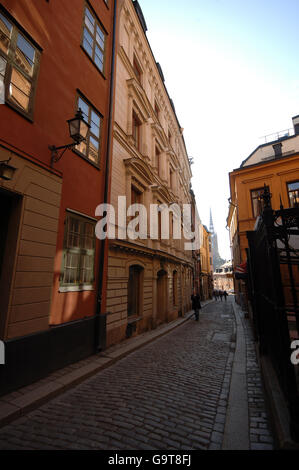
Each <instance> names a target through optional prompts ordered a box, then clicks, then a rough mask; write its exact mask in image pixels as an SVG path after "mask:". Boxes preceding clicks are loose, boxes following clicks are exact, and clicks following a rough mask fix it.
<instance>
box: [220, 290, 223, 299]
mask: <svg viewBox="0 0 299 470" xmlns="http://www.w3.org/2000/svg"><path fill="white" fill-rule="evenodd" d="M219 297H220V300H221V302H222V297H223V292H222V290H220V291H219Z"/></svg>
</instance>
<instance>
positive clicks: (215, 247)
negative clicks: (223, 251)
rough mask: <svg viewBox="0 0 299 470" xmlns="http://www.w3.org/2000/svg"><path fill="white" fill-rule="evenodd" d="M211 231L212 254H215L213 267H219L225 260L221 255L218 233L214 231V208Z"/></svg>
mask: <svg viewBox="0 0 299 470" xmlns="http://www.w3.org/2000/svg"><path fill="white" fill-rule="evenodd" d="M210 232H211V239H212V255H213V268H214V270H215V269H216V268H219V266H221V265H222V264H223V263H224V262H225V260H224V259H222V258H221V256H220V255H219V250H218V237H217V233H215V231H214V224H213V217H212V210H211V209H210Z"/></svg>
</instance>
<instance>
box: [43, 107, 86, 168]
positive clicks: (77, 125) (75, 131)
mask: <svg viewBox="0 0 299 470" xmlns="http://www.w3.org/2000/svg"><path fill="white" fill-rule="evenodd" d="M66 122H67V123H68V125H69V133H70V137H71V138H72V139H73V142H72V143H71V144H67V145H61V146H60V147H56V146H55V145H50V146H49V149H50V150H51V167H53V164H54V163H56V162H58V160H60V159H61V157H62V155H63V154H64V152H65V151H66V150H67V149H73V148H74V147H75V146H76V145H78V144H80V142H83V141H86V140H87V138H88V134H89V129H90V125H89V124H88V123H87V122H86V121H84V118H83V113H82V110H81V108H79V110H78V111H77V113H76V115H75V117H74V118H72V119H68V120H67V121H66ZM58 150H62V152H61V153H60V154H58Z"/></svg>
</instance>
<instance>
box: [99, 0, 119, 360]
mask: <svg viewBox="0 0 299 470" xmlns="http://www.w3.org/2000/svg"><path fill="white" fill-rule="evenodd" d="M116 10H117V0H114V11H113V37H112V58H111V70H110V77H111V79H110V94H109V115H108V136H107V149H106V168H105V183H104V199H103V203H104V204H107V203H108V197H109V178H110V162H111V154H112V149H111V143H112V129H113V104H114V81H115V73H114V69H115V50H116ZM106 250H108V240H101V245H100V259H99V271H98V279H99V281H98V294H97V303H96V318H95V352H98V351H99V350H101V349H104V348H105V346H106V314H103V315H101V309H102V290H103V277H104V266H105V255H106ZM102 333H103V338H101V336H102Z"/></svg>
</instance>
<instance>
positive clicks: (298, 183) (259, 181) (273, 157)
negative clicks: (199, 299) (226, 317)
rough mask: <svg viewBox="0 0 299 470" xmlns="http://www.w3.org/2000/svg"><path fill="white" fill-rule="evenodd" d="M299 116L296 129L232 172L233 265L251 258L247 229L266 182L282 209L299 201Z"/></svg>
mask: <svg viewBox="0 0 299 470" xmlns="http://www.w3.org/2000/svg"><path fill="white" fill-rule="evenodd" d="M298 123H299V117H298V116H296V117H294V118H293V124H294V130H293V132H291V133H290V134H288V135H287V136H284V137H282V138H279V139H278V140H275V141H271V142H268V143H266V144H263V145H260V146H259V147H258V148H257V149H255V150H254V152H253V153H252V154H251V155H250V156H249V157H248V158H247V159H246V160H245V161H244V162H243V163H242V164H241V166H240V168H237V169H236V170H234V171H232V172H231V173H230V174H229V181H230V206H229V214H228V218H227V225H228V227H229V230H230V243H231V250H232V257H233V267H234V270H235V267H236V265H238V264H240V263H244V262H245V261H246V259H247V256H246V248H247V247H248V242H247V237H246V231H248V230H253V229H254V225H255V222H256V219H257V217H258V216H259V214H260V213H261V211H262V209H263V201H262V199H261V198H260V194H261V192H262V191H263V188H264V185H266V186H267V187H268V188H269V190H270V193H271V195H272V198H271V204H272V208H273V209H274V210H278V209H279V208H280V205H281V204H282V205H283V207H284V208H288V207H293V206H294V205H295V204H296V203H297V204H298V203H299V125H298ZM244 287H245V286H244V282H243V281H240V280H239V281H237V280H235V290H236V295H237V301H239V302H240V303H242V301H243V300H242V297H243V295H244V293H245V290H244Z"/></svg>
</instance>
